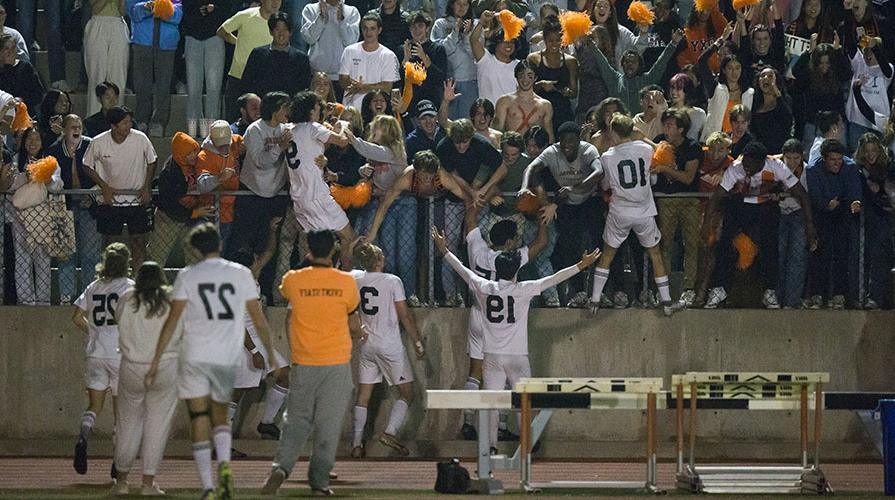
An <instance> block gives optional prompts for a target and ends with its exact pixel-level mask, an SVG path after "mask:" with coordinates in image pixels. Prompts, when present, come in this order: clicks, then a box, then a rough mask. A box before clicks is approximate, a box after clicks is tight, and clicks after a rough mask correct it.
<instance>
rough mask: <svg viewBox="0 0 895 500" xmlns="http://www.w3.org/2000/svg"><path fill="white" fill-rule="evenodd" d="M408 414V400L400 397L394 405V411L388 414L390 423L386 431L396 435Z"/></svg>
mask: <svg viewBox="0 0 895 500" xmlns="http://www.w3.org/2000/svg"><path fill="white" fill-rule="evenodd" d="M406 415H407V401H404V400H403V399H399V400H397V401H395V404H393V405H392V411H391V412H390V413H389V414H388V425H387V426H386V427H385V433H386V434H391V435H392V436H395V435H397V434H398V431H399V430H400V429H401V425H402V424H404V417H405V416H406Z"/></svg>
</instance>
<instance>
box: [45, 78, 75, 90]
mask: <svg viewBox="0 0 895 500" xmlns="http://www.w3.org/2000/svg"><path fill="white" fill-rule="evenodd" d="M50 88H52V89H56V90H60V91H62V92H71V87H69V86H68V82H67V81H65V80H56V81H55V82H53V83H51V84H50Z"/></svg>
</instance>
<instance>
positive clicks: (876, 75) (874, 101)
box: [845, 50, 892, 132]
mask: <svg viewBox="0 0 895 500" xmlns="http://www.w3.org/2000/svg"><path fill="white" fill-rule="evenodd" d="M889 66H891V64H890V65H889ZM851 67H852V72H853V73H854V78H856V79H857V78H861V77H862V76H864V77H866V78H867V82H866V83H864V84H863V85H861V95H862V96H863V97H864V100H865V101H867V105H868V106H870V109H872V110H873V111H874V113H875V114H876V113H878V114H880V115H882V116H885V117H886V118H888V116H889V96H888V94H887V93H886V89H888V88H889V85H890V84H891V83H892V79H891V78H886V76H885V75H883V70H882V69H880V67H879V65H876V66H872V67H871V66H867V62H866V61H864V54H862V53H861V51H860V50H859V51H857V52H855V55H854V57H852V58H851ZM854 93H855V89H854V87H852V86H851V85H849V87H848V102H847V103H846V106H845V116H846V118H848V121H849V122H851V123H856V124H858V125H861V126H863V127H867V128H872V129H874V130H877V131H879V132H882V131H883V129H882V128H880V127H879V126H878V123H871V122H869V121H868V120H867V118H865V117H864V115H862V114H861V110H859V109H858V105H857V103H855V95H854Z"/></svg>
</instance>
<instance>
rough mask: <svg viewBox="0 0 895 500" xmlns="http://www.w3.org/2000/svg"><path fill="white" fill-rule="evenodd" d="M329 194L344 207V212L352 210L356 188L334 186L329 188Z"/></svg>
mask: <svg viewBox="0 0 895 500" xmlns="http://www.w3.org/2000/svg"><path fill="white" fill-rule="evenodd" d="M329 193H330V194H331V195H333V199H334V200H336V203H338V204H339V206H340V207H342V210H348V209H349V208H351V196H352V195H353V194H354V186H343V185H341V184H333V185H332V186H330V187H329Z"/></svg>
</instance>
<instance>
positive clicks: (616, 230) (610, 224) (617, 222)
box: [603, 211, 662, 248]
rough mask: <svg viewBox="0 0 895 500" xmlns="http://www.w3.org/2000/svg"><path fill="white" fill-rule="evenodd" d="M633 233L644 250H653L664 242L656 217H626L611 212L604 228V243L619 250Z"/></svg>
mask: <svg viewBox="0 0 895 500" xmlns="http://www.w3.org/2000/svg"><path fill="white" fill-rule="evenodd" d="M631 231H634V234H636V235H637V239H638V240H639V241H640V245H641V246H642V247H643V248H652V247H654V246H656V245H658V244H659V241H661V240H662V233H661V232H660V231H659V226H657V225H656V218H655V217H652V216H650V217H625V216H623V215H619V214H615V213H612V212H611V211H610V212H609V215H607V216H606V226H605V227H604V228H603V243H605V244H607V245H609V246H611V247H612V248H619V247H620V246H622V243H624V241H625V239H626V238H627V237H628V234H629V233H630V232H631Z"/></svg>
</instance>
